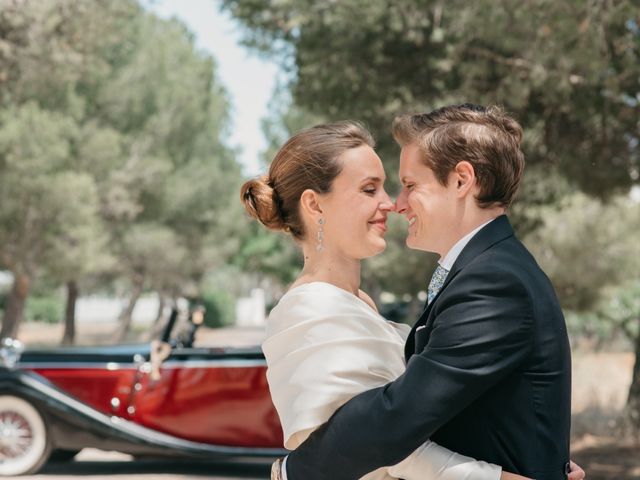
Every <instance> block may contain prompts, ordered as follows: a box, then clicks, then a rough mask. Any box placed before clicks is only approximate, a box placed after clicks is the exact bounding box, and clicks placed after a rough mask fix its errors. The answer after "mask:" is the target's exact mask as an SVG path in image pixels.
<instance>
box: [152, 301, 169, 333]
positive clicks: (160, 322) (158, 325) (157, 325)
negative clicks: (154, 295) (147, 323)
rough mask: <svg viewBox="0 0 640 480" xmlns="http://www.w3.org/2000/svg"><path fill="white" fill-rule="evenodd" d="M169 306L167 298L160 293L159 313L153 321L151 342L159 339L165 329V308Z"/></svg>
mask: <svg viewBox="0 0 640 480" xmlns="http://www.w3.org/2000/svg"><path fill="white" fill-rule="evenodd" d="M166 305H167V297H166V296H165V295H164V294H163V293H162V292H159V293H158V313H157V314H156V319H155V320H154V321H153V326H152V327H151V329H150V330H149V340H153V339H155V338H158V336H159V335H160V332H162V330H163V329H164V326H165V322H164V307H165V306H166Z"/></svg>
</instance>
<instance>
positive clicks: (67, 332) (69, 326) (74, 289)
mask: <svg viewBox="0 0 640 480" xmlns="http://www.w3.org/2000/svg"><path fill="white" fill-rule="evenodd" d="M77 300H78V284H77V282H76V281H75V280H71V281H70V282H67V306H66V310H65V314H64V335H63V337H62V344H63V345H73V343H74V342H75V341H76V301H77Z"/></svg>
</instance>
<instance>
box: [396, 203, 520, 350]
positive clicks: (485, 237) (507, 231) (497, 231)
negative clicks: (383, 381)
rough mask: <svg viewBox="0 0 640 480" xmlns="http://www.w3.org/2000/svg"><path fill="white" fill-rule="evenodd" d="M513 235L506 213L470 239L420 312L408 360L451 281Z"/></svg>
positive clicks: (408, 339)
mask: <svg viewBox="0 0 640 480" xmlns="http://www.w3.org/2000/svg"><path fill="white" fill-rule="evenodd" d="M511 236H513V228H512V227H511V223H510V222H509V219H508V218H507V216H506V215H500V216H499V217H497V218H496V219H495V220H493V221H492V222H490V223H488V224H487V225H486V226H485V227H484V228H482V229H481V230H480V231H479V232H478V233H476V234H475V235H474V236H473V238H472V239H471V240H470V241H469V243H468V244H467V245H466V246H465V247H464V249H462V251H461V252H460V255H458V258H457V259H456V261H455V262H454V264H453V266H452V267H451V271H450V272H449V274H448V275H447V278H446V280H445V282H444V284H443V285H442V288H441V289H440V291H439V292H438V294H437V295H436V296H435V298H434V299H433V301H432V302H431V303H430V304H428V305H425V308H424V310H423V311H422V313H421V314H420V317H419V318H418V321H417V322H416V323H415V324H414V326H413V328H412V329H411V332H410V333H409V336H408V337H407V342H406V343H405V350H404V354H405V358H406V360H407V361H408V360H409V357H411V355H413V354H414V353H416V352H415V346H416V345H415V334H416V330H417V329H419V328H421V327H424V326H425V325H426V324H427V320H428V318H429V313H430V312H431V309H432V308H433V305H434V304H435V302H436V301H437V300H438V298H439V297H440V295H441V294H442V293H443V292H444V291H445V290H446V288H447V285H449V283H451V281H452V280H453V279H454V278H455V277H456V276H457V275H458V273H460V271H461V270H462V269H463V268H464V267H465V266H467V265H468V264H469V263H470V262H472V261H473V260H474V259H475V258H476V257H477V256H478V255H480V254H481V253H482V252H484V251H486V250H488V249H489V248H491V247H492V246H493V245H495V244H496V243H498V242H500V241H502V240H504V239H506V238H509V237H511Z"/></svg>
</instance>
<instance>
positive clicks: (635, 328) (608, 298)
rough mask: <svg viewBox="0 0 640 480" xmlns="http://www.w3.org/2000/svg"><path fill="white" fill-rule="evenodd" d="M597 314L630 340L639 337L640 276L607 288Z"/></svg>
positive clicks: (635, 339) (635, 340)
mask: <svg viewBox="0 0 640 480" xmlns="http://www.w3.org/2000/svg"><path fill="white" fill-rule="evenodd" d="M598 312H599V315H600V316H601V317H602V318H603V319H604V320H605V321H606V323H607V324H609V325H611V326H612V327H613V328H617V329H619V330H621V331H622V332H623V333H624V334H625V336H626V337H627V338H628V339H629V340H631V341H632V342H637V339H638V338H640V278H634V279H631V280H629V281H627V282H625V283H623V284H621V285H619V286H617V287H614V288H611V289H609V290H608V291H607V292H606V294H605V299H604V300H603V301H602V302H601V304H600V306H599V308H598Z"/></svg>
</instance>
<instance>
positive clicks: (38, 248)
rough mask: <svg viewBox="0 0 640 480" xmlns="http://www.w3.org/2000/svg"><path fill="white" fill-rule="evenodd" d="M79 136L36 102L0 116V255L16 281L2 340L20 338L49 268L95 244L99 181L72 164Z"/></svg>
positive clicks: (74, 128)
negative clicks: (35, 285)
mask: <svg viewBox="0 0 640 480" xmlns="http://www.w3.org/2000/svg"><path fill="white" fill-rule="evenodd" d="M76 134H77V125H76V124H74V122H72V121H70V119H68V118H65V117H64V116H62V115H59V114H56V113H52V112H47V111H44V110H42V109H40V108H39V107H38V106H37V105H36V104H33V103H31V104H25V105H24V106H21V107H15V108H9V109H5V110H3V111H0V205H2V208H1V209H0V225H1V226H2V227H1V228H0V254H1V259H2V264H3V265H4V266H5V267H6V268H7V269H9V270H10V271H11V272H12V273H13V276H14V284H13V287H12V290H11V293H10V295H9V298H8V301H7V307H6V310H5V316H4V319H3V323H2V330H1V332H0V337H2V338H4V337H7V336H15V335H16V334H17V330H18V326H19V323H20V321H21V319H22V311H23V309H24V304H25V300H26V298H27V295H28V294H29V290H30V288H31V284H32V282H33V280H34V279H35V277H36V275H38V273H39V271H40V269H41V268H42V265H43V264H47V263H48V262H51V261H54V262H58V261H59V258H58V257H57V256H56V254H57V253H58V252H60V251H66V252H67V253H69V252H71V251H74V250H76V249H77V248H79V247H80V248H81V247H82V246H84V245H86V243H87V242H93V241H95V234H94V229H93V228H92V226H95V222H96V219H97V205H98V204H97V192H96V190H95V185H94V183H93V179H92V178H91V177H90V176H88V175H86V174H84V173H78V172H75V171H73V170H72V169H70V168H69V164H68V157H69V149H70V148H71V145H72V143H73V137H74V136H75V135H76Z"/></svg>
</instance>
